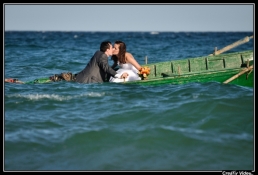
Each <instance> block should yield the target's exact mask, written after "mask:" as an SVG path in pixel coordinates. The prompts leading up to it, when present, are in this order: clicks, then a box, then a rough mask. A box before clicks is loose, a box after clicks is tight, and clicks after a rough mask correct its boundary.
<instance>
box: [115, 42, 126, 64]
mask: <svg viewBox="0 0 258 175" xmlns="http://www.w3.org/2000/svg"><path fill="white" fill-rule="evenodd" d="M115 44H118V45H119V53H118V54H117V55H112V57H111V59H112V60H114V62H115V63H117V61H119V62H120V63H123V64H125V63H126V61H125V53H126V45H125V43H124V42H123V41H115Z"/></svg>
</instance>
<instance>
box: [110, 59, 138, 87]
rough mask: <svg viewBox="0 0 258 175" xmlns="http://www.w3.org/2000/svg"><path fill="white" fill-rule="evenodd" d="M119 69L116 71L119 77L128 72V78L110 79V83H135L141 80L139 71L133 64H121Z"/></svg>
mask: <svg viewBox="0 0 258 175" xmlns="http://www.w3.org/2000/svg"><path fill="white" fill-rule="evenodd" d="M118 65H119V69H118V70H117V71H116V72H117V73H118V74H119V76H118V77H121V75H122V74H123V73H124V72H126V73H128V75H129V76H128V77H127V78H126V79H125V80H124V79H123V78H115V77H110V79H109V82H115V83H121V82H124V81H135V80H141V77H139V75H138V70H137V69H136V68H135V67H134V66H133V65H132V64H131V63H125V64H119V63H118Z"/></svg>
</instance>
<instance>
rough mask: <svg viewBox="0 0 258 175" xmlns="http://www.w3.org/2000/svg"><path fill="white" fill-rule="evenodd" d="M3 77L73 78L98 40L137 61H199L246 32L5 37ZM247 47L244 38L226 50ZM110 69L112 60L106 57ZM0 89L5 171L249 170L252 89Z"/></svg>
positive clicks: (70, 85)
mask: <svg viewBox="0 0 258 175" xmlns="http://www.w3.org/2000/svg"><path fill="white" fill-rule="evenodd" d="M4 35H5V36H4V78H9V77H12V78H18V79H19V80H21V81H31V80H34V79H36V78H40V77H49V76H51V75H53V74H57V73H58V74H59V73H61V72H67V71H70V72H73V73H77V72H79V71H80V70H82V69H83V68H84V67H85V65H86V64H87V62H88V61H89V59H90V58H91V56H92V55H93V54H94V53H95V51H96V50H98V49H99V45H100V42H102V41H104V40H110V41H112V42H114V41H116V40H122V41H124V42H125V43H126V44H127V51H129V52H131V53H132V54H133V55H134V57H135V59H136V60H137V61H138V62H139V63H140V64H144V63H145V57H146V56H147V58H148V63H155V62H159V61H169V60H175V59H183V58H188V57H191V58H192V57H197V56H204V55H209V54H211V53H213V51H214V48H215V47H218V49H221V48H223V47H225V46H227V45H229V44H232V43H233V42H236V41H238V40H240V39H242V38H244V37H246V36H251V35H253V33H252V32H177V33H176V32H162V33H158V34H152V33H150V32H5V34H4ZM252 49H254V42H253V40H250V41H249V42H248V43H245V44H243V45H241V46H238V47H236V48H234V49H231V50H230V51H228V53H229V52H235V51H244V50H252ZM110 64H112V62H111V60H110ZM3 86H4V92H3V93H4V99H3V100H4V114H3V115H4V117H3V123H4V125H3V127H4V128H3V131H4V134H3V141H4V143H3V161H4V162H3V169H4V170H5V171H223V170H254V164H255V162H254V160H255V157H254V151H255V150H254V143H255V140H254V101H255V99H254V88H249V87H241V86H236V85H229V84H227V85H223V84H220V83H217V82H209V83H204V84H201V83H190V84H185V85H169V84H168V85H160V86H140V85H125V84H116V83H104V84H78V83H75V82H53V83H47V84H11V83H3Z"/></svg>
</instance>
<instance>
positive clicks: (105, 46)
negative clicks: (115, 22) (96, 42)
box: [99, 41, 112, 52]
mask: <svg viewBox="0 0 258 175" xmlns="http://www.w3.org/2000/svg"><path fill="white" fill-rule="evenodd" d="M110 44H111V45H112V43H111V42H110V41H103V42H102V43H101V44H100V48H99V50H100V51H102V52H106V50H107V49H109V48H110Z"/></svg>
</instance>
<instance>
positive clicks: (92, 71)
mask: <svg viewBox="0 0 258 175" xmlns="http://www.w3.org/2000/svg"><path fill="white" fill-rule="evenodd" d="M112 54H113V46H112V43H111V42H110V41H104V42H102V43H101V44H100V50H99V51H96V52H95V54H94V55H93V57H92V58H91V60H90V61H89V63H88V64H87V65H86V67H85V68H84V69H83V70H82V71H81V72H79V73H78V74H77V75H76V76H75V81H76V82H78V83H103V82H106V81H108V80H107V77H108V76H112V77H116V78H127V76H128V74H127V73H126V72H125V73H123V74H122V75H119V74H117V72H116V71H115V70H114V69H112V68H111V67H110V66H109V64H108V57H109V56H112Z"/></svg>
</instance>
